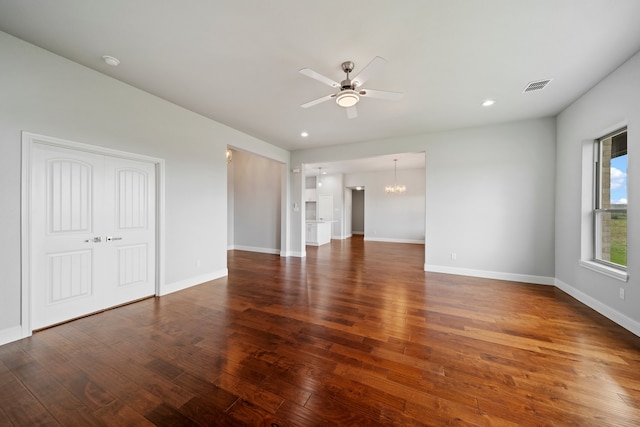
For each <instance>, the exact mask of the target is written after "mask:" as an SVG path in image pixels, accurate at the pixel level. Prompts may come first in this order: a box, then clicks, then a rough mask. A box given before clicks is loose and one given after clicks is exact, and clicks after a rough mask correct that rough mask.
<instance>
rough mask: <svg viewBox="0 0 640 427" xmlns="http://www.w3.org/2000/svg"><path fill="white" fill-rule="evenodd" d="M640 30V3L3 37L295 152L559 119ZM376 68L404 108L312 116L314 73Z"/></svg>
mask: <svg viewBox="0 0 640 427" xmlns="http://www.w3.org/2000/svg"><path fill="white" fill-rule="evenodd" d="M638 17H640V1H638V0H615V1H612V0H589V1H585V0H536V1H528V0H521V1H513V0H483V1H479V0H447V1H443V0H397V1H389V0H350V1H335V0H323V1H315V2H312V1H301V0H271V1H265V0H242V1H239V0H191V1H188V2H183V1H169V0H136V1H131V0H109V1H106V0H103V1H99V0H56V1H45V0H30V1H21V0H0V30H2V31H5V32H7V33H9V34H12V35H14V36H16V37H19V38H21V39H24V40H26V41H29V42H31V43H33V44H36V45H38V46H41V47H43V48H45V49H47V50H50V51H52V52H55V53H57V54H59V55H61V56H64V57H66V58H69V59H71V60H73V61H75V62H78V63H80V64H83V65H85V66H87V67H89V68H92V69H95V70H97V71H99V72H102V73H105V74H107V75H109V76H112V77H114V78H116V79H119V80H121V81H123V82H126V83H128V84H131V85H132V86H135V87H138V88H140V89H143V90H145V91H147V92H149V93H152V94H155V95H157V96H159V97H161V98H164V99H166V100H169V101H171V102H174V103H176V104H178V105H181V106H183V107H185V108H187V109H189V110H192V111H194V112H197V113H199V114H202V115H204V116H207V117H210V118H212V119H214V120H216V121H219V122H222V123H224V124H227V125H229V126H231V127H233V128H236V129H238V130H240V131H242V132H245V133H247V134H250V135H253V136H255V137H257V138H260V139H262V140H264V141H267V142H270V143H272V144H274V145H277V146H280V147H283V148H285V149H289V150H295V149H304V148H309V147H319V146H327V145H335V144H345V143H350V142H356V141H365V140H371V139H378V138H389V137H393V136H401V135H412V134H419V133H426V132H434V131H440V130H447V129H454V128H463V127H470V126H478V125H484V124H492V123H499V122H506V121H512V120H519V119H526V118H534V117H545V116H552V115H555V114H557V113H558V112H560V111H561V110H562V109H563V108H565V107H566V106H567V105H569V104H570V103H571V102H573V101H574V100H575V99H576V98H577V97H578V96H580V95H581V94H582V93H584V92H585V91H586V90H588V89H589V88H591V87H592V86H593V85H594V84H596V83H597V82H598V81H599V80H601V79H602V78H603V77H605V76H606V75H607V74H608V73H610V72H611V71H613V70H614V69H615V68H616V67H618V66H619V65H621V64H622V63H623V62H624V61H625V60H626V59H627V58H629V57H630V56H631V55H632V54H634V53H635V52H637V51H638V50H639V49H640V25H639V24H638ZM103 55H112V56H115V57H117V58H118V59H119V60H120V61H121V63H120V66H118V67H117V68H113V67H109V66H108V65H106V64H105V63H104V62H103V61H102V60H101V57H102V56H103ZM375 56H381V57H383V58H385V59H386V60H387V61H388V63H387V65H386V67H385V68H384V69H382V70H381V71H380V72H379V73H377V74H376V75H374V76H373V77H371V78H370V80H369V81H368V82H367V83H366V84H365V85H364V86H365V87H368V88H372V89H382V90H390V91H404V92H405V96H404V98H403V99H402V100H400V101H396V102H391V101H383V100H377V99H363V100H361V102H360V103H359V104H358V113H359V117H358V118H356V119H353V120H349V119H347V117H346V114H345V111H344V110H342V109H341V108H340V107H338V106H337V105H336V104H335V103H334V102H333V101H328V102H325V103H323V104H320V105H317V106H315V107H312V108H309V109H302V108H300V104H303V103H305V102H307V101H310V100H313V99H315V98H318V97H321V96H323V95H326V94H329V93H331V91H332V89H331V88H330V87H328V86H325V85H323V84H321V83H319V82H317V81H314V80H312V79H310V78H308V77H306V76H303V75H301V74H299V73H298V71H299V70H300V69H301V68H311V69H313V70H315V71H317V72H319V73H321V74H323V75H325V76H327V77H330V78H331V79H333V80H338V81H340V80H341V79H342V78H343V74H342V71H341V70H340V63H341V62H343V61H345V60H352V61H354V62H355V64H356V70H355V72H356V73H357V72H358V70H360V69H362V67H364V66H365V65H366V64H367V63H368V62H369V61H370V60H371V59H372V58H373V57H375ZM548 78H551V79H553V80H552V82H551V83H550V84H549V86H548V87H547V88H546V89H544V90H542V91H539V92H532V93H528V94H523V93H522V91H523V89H524V87H525V86H526V85H527V83H529V82H531V81H535V80H540V79H548ZM486 98H493V99H495V100H496V103H495V105H494V106H493V107H490V108H482V107H481V106H480V104H481V102H482V101H483V100H485V99H486ZM303 130H305V131H307V132H309V134H310V136H309V137H307V138H301V137H300V132H301V131H303Z"/></svg>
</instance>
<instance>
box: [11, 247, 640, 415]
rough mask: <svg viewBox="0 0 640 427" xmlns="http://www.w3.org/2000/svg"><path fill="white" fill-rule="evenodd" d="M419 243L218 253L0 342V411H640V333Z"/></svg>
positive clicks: (548, 290) (544, 289) (555, 293)
mask: <svg viewBox="0 0 640 427" xmlns="http://www.w3.org/2000/svg"><path fill="white" fill-rule="evenodd" d="M423 254H424V247H423V246H422V245H410V244H393V243H377V242H363V241H362V238H353V239H348V240H345V241H335V240H334V241H333V242H332V243H331V244H330V245H326V246H323V247H320V248H308V249H307V258H306V259H297V258H280V257H278V256H274V255H265V254H256V253H249V252H241V251H232V252H230V253H229V277H228V278H225V279H220V280H216V281H213V282H209V283H205V284H202V285H200V286H196V287H193V288H190V289H187V290H185V291H181V292H178V293H175V294H171V295H167V296H164V297H162V298H151V299H147V300H144V301H141V302H137V303H135V304H131V305H128V306H124V307H120V308H117V309H113V310H109V311H106V312H104V313H100V314H97V315H94V316H90V317H86V318H83V319H79V320H76V321H73V322H70V323H67V324H64V325H60V326H57V327H54V328H50V329H47V330H44V331H41V332H37V333H36V334H34V336H33V337H31V338H28V339H25V340H21V341H18V342H14V343H11V344H7V345H5V346H1V347H0V425H2V426H5V425H9V426H10V425H18V426H40V425H42V426H45V425H63V426H93V425H108V426H113V425H130V426H144V425H161V426H183V425H185V426H186V425H205V426H217V425H221V426H238V425H250V426H275V427H277V426H292V425H297V426H316V425H322V426H325V425H327V426H332V425H339V426H359V425H365V426H373V425H398V426H417V425H432V426H445V425H482V426H486V425H495V426H516V425H523V426H599V427H601V426H616V427H619V426H639V425H640V338H639V337H637V336H635V335H633V334H631V333H630V332H628V331H626V330H624V329H623V328H621V327H619V326H617V325H615V324H614V323H612V322H610V321H609V320H607V319H605V318H604V317H602V316H600V315H599V314H597V313H596V312H594V311H593V310H591V309H589V308H588V307H586V306H584V305H582V304H580V303H578V302H577V301H575V300H574V299H572V298H571V297H569V296H567V295H565V294H564V293H563V292H561V291H559V290H557V289H555V288H553V287H549V286H540V285H527V284H521V283H511V282H503V281H496V280H487V279H478V278H469V277H462V276H452V275H444V274H434V273H425V272H424V271H423V270H422V266H423V263H424V260H423Z"/></svg>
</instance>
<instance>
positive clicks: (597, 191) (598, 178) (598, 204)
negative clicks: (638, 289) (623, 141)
mask: <svg viewBox="0 0 640 427" xmlns="http://www.w3.org/2000/svg"><path fill="white" fill-rule="evenodd" d="M623 133H627V135H628V129H627V127H626V126H624V127H622V128H619V129H617V130H615V131H613V132H610V133H608V134H606V135H604V136H602V137H600V138H598V139H596V140H595V141H594V185H593V192H594V194H593V202H594V203H593V209H592V236H593V242H592V243H593V246H592V249H593V251H592V258H591V261H592V262H594V263H597V264H599V265H603V266H605V267H606V268H607V270H609V269H613V270H617V271H620V272H621V273H624V274H625V275H626V272H627V266H626V265H622V264H617V263H615V262H611V261H608V260H604V259H601V258H598V254H601V253H602V242H601V240H602V239H601V238H600V236H601V231H600V228H601V226H600V224H601V221H599V220H598V217H599V216H600V215H602V214H607V213H609V214H614V213H624V214H625V216H626V217H627V218H628V214H627V211H628V209H627V208H624V209H622V208H603V207H602V205H603V200H602V194H603V187H602V185H603V182H602V175H603V173H602V165H601V163H602V153H603V148H602V146H603V144H602V143H603V141H605V140H607V139H610V138H614V137H615V136H618V135H621V134H623ZM627 206H628V202H627ZM626 230H627V231H626V232H627V238H628V233H629V231H628V230H629V228H628V226H627V228H626Z"/></svg>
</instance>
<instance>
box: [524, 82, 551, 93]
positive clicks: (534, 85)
mask: <svg viewBox="0 0 640 427" xmlns="http://www.w3.org/2000/svg"><path fill="white" fill-rule="evenodd" d="M550 81H551V79H547V80H538V81H535V82H531V83H529V84H528V85H527V87H525V88H524V90H523V91H522V93H527V92H533V91H536V90H542V89H544V88H545V87H547V85H548V84H549V82H550Z"/></svg>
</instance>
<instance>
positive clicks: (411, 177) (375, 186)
mask: <svg viewBox="0 0 640 427" xmlns="http://www.w3.org/2000/svg"><path fill="white" fill-rule="evenodd" d="M345 182H346V185H347V187H356V186H362V187H365V188H366V191H364V204H365V205H366V207H367V208H366V209H365V210H364V238H365V240H378V241H393V242H405V243H424V229H425V228H424V227H425V222H424V217H425V170H424V169H423V168H422V169H408V170H405V169H403V170H400V171H398V184H404V185H405V186H406V187H407V191H406V193H404V194H403V195H389V194H387V193H386V192H385V187H386V186H387V185H390V184H393V169H392V166H391V168H390V169H389V171H385V172H368V173H358V174H347V175H346V177H345ZM356 193H358V192H357V191H356Z"/></svg>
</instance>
